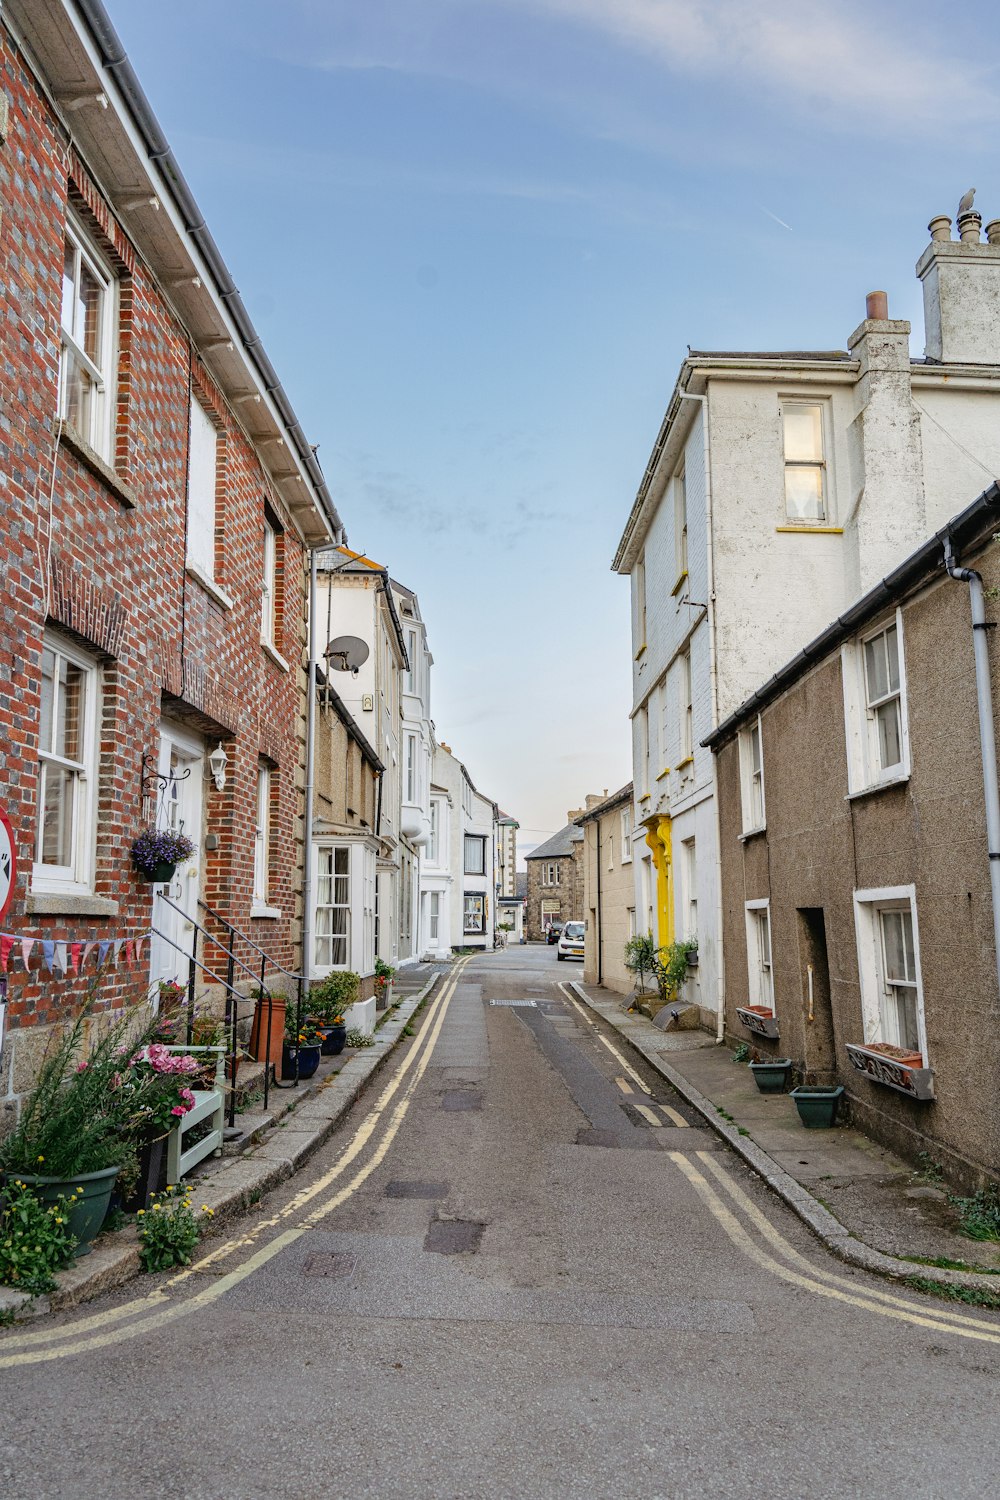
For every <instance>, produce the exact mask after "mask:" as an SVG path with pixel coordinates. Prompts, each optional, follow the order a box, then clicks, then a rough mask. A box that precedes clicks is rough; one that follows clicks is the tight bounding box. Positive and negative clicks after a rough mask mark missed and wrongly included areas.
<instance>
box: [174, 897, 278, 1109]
mask: <svg viewBox="0 0 1000 1500" xmlns="http://www.w3.org/2000/svg"><path fill="white" fill-rule="evenodd" d="M159 899H160V900H161V901H164V902H165V903H166V904H167V906H169V907H170V908H171V910H172V911H175V912H177V914H178V915H179V916H181V917H183V918H184V920H185V921H186V922H189V923H190V924H191V927H192V928H193V933H194V935H193V938H192V942H191V951H190V953H188V952H187V951H186V950H185V949H184V948H182V947H181V946H180V944H179V943H177V942H175V941H174V939H173V938H171V937H168V936H167V934H166V933H164V932H160V931H159V930H158V928H156V927H154V928H153V929H152V931H153V932H154V934H155V935H156V936H157V937H158V938H160V940H161V941H162V942H165V943H167V944H169V946H170V947H171V948H174V949H176V951H177V952H178V953H183V954H184V955H185V957H186V958H187V960H188V978H187V1042H188V1045H189V1046H190V1045H191V1043H192V1039H193V1033H194V1022H195V990H196V986H197V981H198V975H199V973H201V974H202V975H204V976H206V977H207V978H208V979H209V980H210V981H211V982H212V983H213V984H218V985H221V986H222V989H223V990H224V991H225V996H226V1011H225V1023H224V1024H225V1030H226V1038H227V1045H226V1052H227V1056H228V1060H229V1065H228V1068H227V1072H228V1074H229V1111H228V1114H229V1125H230V1127H233V1126H235V1124H236V1084H237V1078H238V1072H239V1063H238V1058H239V1033H238V1027H239V1020H240V1013H239V1007H240V1004H241V1003H243V1002H245V1001H246V999H247V996H245V995H244V994H243V993H242V991H241V990H239V989H237V970H239V971H240V973H241V974H245V975H248V976H249V978H250V979H252V980H253V981H254V983H255V984H256V985H257V987H258V994H257V1001H256V1004H257V1015H258V1017H259V1024H258V1028H257V1050H258V1052H261V1053H263V1057H262V1058H258V1061H263V1063H264V1108H265V1109H267V1107H268V1102H269V1096H270V1090H271V1087H272V1084H273V1087H274V1088H297V1087H298V1082H299V1053H298V1047H296V1048H295V1049H294V1053H293V1056H294V1065H293V1071H292V1078H291V1080H290V1081H289V1082H287V1083H280V1082H279V1081H278V1078H277V1076H275V1077H274V1079H273V1080H272V1078H271V1068H272V1063H271V1039H272V1029H271V1028H272V1022H273V1015H274V1006H273V1004H272V1003H271V994H270V991H269V990H268V986H267V976H268V973H269V972H272V973H279V974H283V975H284V976H285V977H286V978H288V979H293V980H295V986H296V991H295V1035H296V1036H298V1034H299V1031H300V1030H301V1027H302V1009H303V1005H304V1003H305V975H303V974H296V973H294V972H293V971H292V970H291V969H286V968H285V967H284V966H283V965H282V964H279V963H276V962H275V961H274V960H273V959H272V958H271V957H270V955H269V954H267V953H266V952H265V951H264V949H263V948H261V947H259V946H258V944H257V943H255V942H254V941H253V939H252V938H249V937H247V935H246V933H244V932H241V931H240V929H239V928H238V927H237V926H236V925H235V924H234V923H233V922H231V921H230V920H229V918H228V917H225V916H223V915H222V914H221V913H220V912H217V911H215V909H214V908H213V907H211V906H209V905H208V903H207V902H205V901H201V900H199V902H198V905H199V906H200V907H201V908H202V910H203V911H205V912H207V913H208V914H209V916H210V917H211V918H212V919H213V921H216V922H218V923H219V924H220V925H221V926H222V927H224V928H225V930H226V933H227V941H226V942H223V941H222V940H221V939H220V938H219V937H217V936H216V934H215V933H213V932H212V931H211V930H210V929H209V928H208V927H205V926H203V924H202V923H201V922H198V921H196V920H195V919H194V918H193V917H192V916H190V914H189V913H188V912H186V911H185V910H184V909H183V907H180V906H178V905H177V904H176V902H174V901H171V900H170V898H169V896H165V895H164V894H163V892H162V891H161V892H160V893H159ZM199 938H201V939H203V941H204V943H205V945H206V946H207V944H209V943H210V944H211V945H212V946H213V947H214V948H216V949H217V950H218V951H219V953H221V954H222V955H223V957H224V958H225V969H226V973H225V977H223V976H222V975H221V974H217V973H216V972H215V971H214V969H212V968H210V967H209V966H208V964H207V963H206V962H205V961H204V960H203V959H200V958H199V957H198V942H199ZM237 940H239V942H241V943H244V944H246V946H247V948H249V949H252V950H253V952H254V953H255V954H256V955H258V956H259V957H260V968H259V971H258V969H257V967H256V966H255V967H253V968H252V967H251V966H250V965H249V964H248V963H246V962H245V961H244V960H243V959H242V958H240V957H239V955H238V954H237V953H236V951H235V948H236V942H237ZM286 1003H287V1001H286ZM282 1040H284V1037H282ZM262 1043H263V1044H262ZM277 1071H278V1072H280V1071H281V1070H280V1069H278V1070H277Z"/></svg>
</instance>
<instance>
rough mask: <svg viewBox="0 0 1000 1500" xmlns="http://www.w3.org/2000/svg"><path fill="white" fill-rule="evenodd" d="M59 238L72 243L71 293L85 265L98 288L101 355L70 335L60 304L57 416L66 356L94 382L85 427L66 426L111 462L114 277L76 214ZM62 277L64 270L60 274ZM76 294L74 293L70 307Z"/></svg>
mask: <svg viewBox="0 0 1000 1500" xmlns="http://www.w3.org/2000/svg"><path fill="white" fill-rule="evenodd" d="M64 230H65V241H66V244H67V245H72V247H73V253H74V269H73V285H74V293H75V291H76V288H77V287H78V285H79V278H80V270H81V268H82V266H84V265H86V267H87V269H88V271H89V272H90V274H91V275H92V276H93V277H94V279H95V281H97V282H98V283H99V285H100V286H101V288H102V293H103V295H102V302H101V316H100V343H101V352H102V359H101V363H100V364H96V363H95V362H94V361H93V360H92V359H91V358H90V356H89V355H88V354H86V353H85V352H84V349H83V347H82V345H81V344H80V342H79V340H78V339H77V338H76V336H75V333H74V330H73V329H71V328H67V327H66V325H65V324H64V322H63V319H62V306H61V305H60V316H59V330H60V334H59V336H60V353H59V419H60V421H63V422H66V421H68V420H69V419H68V415H67V413H68V409H69V383H68V381H67V378H66V374H67V367H68V364H69V359H70V358H71V357H72V358H73V359H75V360H77V361H78V362H79V363H80V365H81V366H82V367H83V370H84V371H85V373H86V374H87V375H89V376H90V378H91V380H92V381H93V382H94V386H95V390H94V399H93V402H92V405H91V412H90V420H89V422H87V423H86V424H85V428H86V430H81V429H80V428H78V427H77V426H76V424H75V423H73V424H71V425H72V427H73V430H74V432H77V433H78V434H79V436H80V437H81V438H82V439H83V440H84V442H85V443H87V444H88V446H89V447H91V448H93V450H94V452H95V453H97V454H98V455H99V456H100V457H101V458H103V459H104V460H105V461H106V462H107V463H109V464H110V463H111V462H112V460H113V458H114V436H115V407H116V401H115V394H116V389H117V367H118V340H117V333H118V278H117V277H116V276H115V273H114V271H113V270H112V269H111V267H110V266H109V265H108V264H107V261H106V260H105V259H104V256H103V255H102V254H101V251H100V249H99V248H98V246H97V244H96V242H95V240H94V238H93V236H92V235H91V234H89V233H88V231H87V229H86V228H85V226H84V224H83V223H82V221H81V220H80V219H79V218H78V217H77V215H76V214H74V213H72V212H68V213H67V215H66V223H65V226H64ZM63 276H64V279H65V271H64V272H63ZM75 302H76V298H75V295H74V305H75Z"/></svg>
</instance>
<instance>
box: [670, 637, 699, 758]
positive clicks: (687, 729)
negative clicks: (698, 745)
mask: <svg viewBox="0 0 1000 1500" xmlns="http://www.w3.org/2000/svg"><path fill="white" fill-rule="evenodd" d="M677 670H678V696H679V699H680V705H679V706H680V725H681V755H680V761H681V764H683V763H684V762H685V761H688V760H693V759H694V691H693V688H692V683H691V647H690V646H688V647H686V649H685V650H683V651H682V652H681V653H680V655H679V656H678V658H677ZM664 754H666V751H664Z"/></svg>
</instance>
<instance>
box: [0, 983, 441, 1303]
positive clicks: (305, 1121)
mask: <svg viewBox="0 0 1000 1500" xmlns="http://www.w3.org/2000/svg"><path fill="white" fill-rule="evenodd" d="M437 977H438V975H437V973H436V972H435V973H434V974H432V975H431V977H430V978H429V979H425V982H424V986H423V988H422V989H421V990H418V991H414V992H413V993H412V994H411V995H407V996H406V998H405V999H402V1000H401V1001H400V1003H399V1005H398V1006H397V1007H396V1009H395V1011H393V1012H392V1014H391V1015H390V1017H389V1019H388V1020H386V1021H385V1022H384V1023H383V1024H382V1026H381V1027H380V1028H379V1031H378V1037H379V1041H378V1043H377V1044H376V1046H374V1047H366V1048H364V1049H363V1050H359V1051H357V1052H355V1053H353V1054H352V1055H351V1056H350V1057H349V1058H348V1059H347V1061H346V1063H345V1064H344V1065H343V1067H340V1068H339V1069H338V1070H337V1071H336V1072H332V1073H330V1074H329V1075H327V1076H325V1077H324V1076H322V1075H320V1076H318V1077H317V1078H316V1079H315V1080H310V1081H309V1082H307V1083H305V1084H303V1085H302V1086H301V1088H299V1089H294V1090H291V1089H290V1090H287V1091H283V1092H276V1093H272V1095H271V1098H272V1099H274V1100H276V1101H277V1103H276V1105H275V1108H274V1110H272V1111H269V1113H268V1116H267V1117H265V1123H264V1125H262V1126H261V1129H260V1132H259V1133H260V1135H261V1140H260V1143H259V1144H258V1145H256V1146H255V1147H254V1148H253V1149H251V1150H250V1151H248V1152H247V1153H246V1154H245V1155H243V1156H236V1157H216V1158H212V1159H210V1161H209V1163H208V1164H207V1169H206V1170H205V1171H204V1172H202V1173H199V1174H197V1175H193V1176H192V1177H190V1178H187V1179H185V1180H186V1182H187V1183H189V1184H190V1186H191V1187H192V1188H193V1190H194V1197H195V1200H196V1202H197V1203H198V1204H202V1203H205V1204H207V1205H208V1207H209V1208H211V1209H212V1211H213V1214H214V1215H215V1222H216V1225H218V1224H220V1223H224V1222H225V1221H226V1220H227V1219H231V1218H234V1217H236V1215H238V1214H240V1213H243V1212H244V1211H245V1210H246V1209H247V1208H249V1207H250V1206H251V1205H252V1204H253V1203H255V1202H257V1200H258V1199H259V1198H260V1197H261V1196H262V1195H263V1194H264V1193H266V1192H268V1191H270V1190H271V1189H272V1188H274V1187H276V1186H277V1185H278V1184H279V1183H280V1182H283V1181H284V1180H285V1179H286V1178H288V1177H291V1176H292V1175H293V1173H294V1172H295V1171H296V1170H297V1169H298V1168H299V1167H300V1166H302V1164H303V1163H304V1162H305V1161H307V1160H308V1158H309V1157H310V1156H311V1155H312V1154H313V1153H314V1152H315V1151H317V1150H318V1149H319V1148H320V1147H321V1146H322V1145H323V1144H324V1142H325V1141H327V1140H328V1139H329V1138H330V1136H331V1135H332V1134H333V1131H334V1129H335V1128H336V1126H337V1124H339V1122H340V1121H341V1120H342V1119H343V1117H344V1115H346V1113H347V1111H348V1110H349V1109H350V1108H351V1106H352V1105H353V1104H354V1102H355V1100H356V1099H357V1098H358V1096H359V1094H360V1093H361V1092H362V1090H363V1089H364V1088H365V1087H366V1085H367V1084H368V1083H369V1082H370V1081H371V1079H372V1078H373V1077H374V1076H375V1074H376V1073H378V1072H379V1070H380V1069H381V1068H382V1066H383V1065H384V1063H385V1061H386V1059H387V1058H388V1057H389V1055H390V1054H391V1052H392V1051H393V1049H394V1048H395V1047H396V1046H397V1044H398V1043H399V1041H400V1040H401V1038H402V1035H403V1029H404V1027H405V1026H406V1024H407V1022H408V1021H409V1020H410V1018H411V1016H412V1015H413V1014H414V1012H415V1011H416V1010H417V1007H418V1006H419V1005H420V1004H421V1002H422V1001H423V1000H424V999H425V998H426V996H427V995H428V994H429V993H430V991H431V986H432V985H433V984H434V982H435V980H436V979H437ZM282 1125H283V1128H282ZM139 1273H140V1264H139V1249H138V1238H137V1235H136V1231H135V1229H134V1227H129V1228H126V1229H124V1230H120V1231H119V1232H118V1233H116V1234H114V1235H106V1236H102V1237H101V1238H100V1239H98V1240H97V1242H96V1244H95V1247H94V1249H93V1250H92V1251H91V1253H90V1254H89V1255H86V1256H83V1257H81V1259H80V1260H78V1261H74V1263H73V1264H72V1265H71V1266H69V1267H67V1269H66V1270H65V1271H60V1273H59V1274H58V1276H57V1277H56V1282H57V1287H56V1290H55V1291H54V1292H52V1293H51V1294H50V1295H49V1296H47V1297H35V1298H31V1297H26V1296H25V1294H24V1293H23V1292H17V1291H14V1290H13V1288H11V1287H3V1286H0V1316H4V1315H10V1316H12V1317H13V1318H14V1320H15V1321H17V1322H20V1321H21V1320H22V1319H26V1318H36V1317H40V1316H42V1315H44V1314H46V1313H49V1312H57V1311H59V1310H61V1309H63V1308H67V1307H73V1306H75V1305H76V1304H78V1303H80V1302H87V1301H89V1300H90V1299H91V1298H92V1297H96V1296H99V1295H100V1294H101V1293H102V1292H106V1291H109V1290H110V1289H111V1288H112V1287H116V1286H121V1285H122V1283H123V1282H126V1281H130V1280H131V1279H132V1277H134V1276H137V1275H139Z"/></svg>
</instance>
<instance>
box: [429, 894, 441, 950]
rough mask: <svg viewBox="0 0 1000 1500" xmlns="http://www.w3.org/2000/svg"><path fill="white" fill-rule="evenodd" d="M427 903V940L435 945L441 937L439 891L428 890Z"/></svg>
mask: <svg viewBox="0 0 1000 1500" xmlns="http://www.w3.org/2000/svg"><path fill="white" fill-rule="evenodd" d="M428 897H429V900H428V903H427V926H428V942H431V943H433V944H434V946H435V947H437V945H438V943H439V942H440V939H441V892H440V891H429V892H428Z"/></svg>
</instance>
